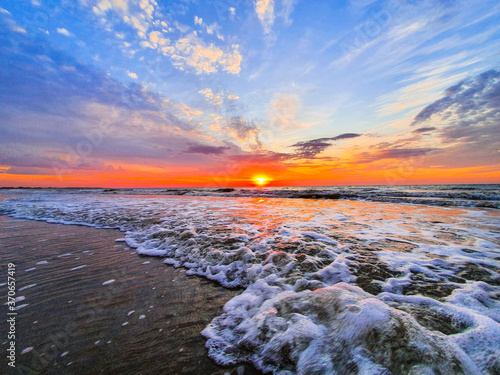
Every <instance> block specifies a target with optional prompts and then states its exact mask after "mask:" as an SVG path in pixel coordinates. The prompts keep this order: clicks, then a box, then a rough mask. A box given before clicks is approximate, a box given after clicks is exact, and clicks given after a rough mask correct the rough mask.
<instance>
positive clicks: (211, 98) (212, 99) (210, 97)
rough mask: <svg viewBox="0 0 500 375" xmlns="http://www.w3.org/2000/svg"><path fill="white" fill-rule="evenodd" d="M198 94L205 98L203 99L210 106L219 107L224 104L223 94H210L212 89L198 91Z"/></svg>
mask: <svg viewBox="0 0 500 375" xmlns="http://www.w3.org/2000/svg"><path fill="white" fill-rule="evenodd" d="M198 92H199V93H200V94H202V95H203V96H205V98H206V99H207V101H208V102H209V103H210V104H212V105H215V106H218V105H221V104H222V103H224V100H223V95H224V94H223V93H219V92H216V93H214V92H212V89H204V90H200V91H198Z"/></svg>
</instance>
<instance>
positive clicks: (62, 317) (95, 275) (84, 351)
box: [0, 216, 257, 374]
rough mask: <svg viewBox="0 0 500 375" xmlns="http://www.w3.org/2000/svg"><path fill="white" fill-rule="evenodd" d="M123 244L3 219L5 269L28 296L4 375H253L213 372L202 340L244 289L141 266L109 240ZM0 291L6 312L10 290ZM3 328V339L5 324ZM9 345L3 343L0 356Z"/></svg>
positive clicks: (99, 234)
mask: <svg viewBox="0 0 500 375" xmlns="http://www.w3.org/2000/svg"><path fill="white" fill-rule="evenodd" d="M121 237H123V233H120V232H119V231H117V230H111V229H95V228H91V227H84V226H75V225H59V224H47V223H44V222H37V221H24V220H18V219H12V218H10V217H6V216H0V244H1V249H2V250H1V253H0V258H1V263H2V265H3V266H4V267H5V265H6V264H7V263H9V262H12V263H14V264H15V266H16V274H15V278H16V289H17V294H16V297H21V296H22V297H24V300H20V301H19V302H17V306H21V305H26V306H25V307H22V308H21V309H20V310H18V311H17V313H18V315H17V317H16V336H17V337H16V351H17V361H16V369H15V370H13V369H12V368H9V367H7V365H6V359H5V356H4V355H3V356H2V357H3V358H2V361H1V366H2V367H1V368H0V373H2V374H18V373H19V374H21V373H22V374H39V373H43V374H224V373H234V374H236V373H238V374H240V373H242V371H243V370H244V373H245V374H252V373H254V374H255V373H257V372H256V371H255V370H254V369H253V368H251V367H249V366H244V368H243V366H239V367H236V368H222V367H220V366H217V365H216V364H215V362H213V361H212V360H211V359H210V358H208V356H207V352H206V349H205V338H204V337H202V336H201V334H200V332H201V331H202V330H203V328H204V327H205V326H206V325H207V324H208V323H209V322H210V321H211V320H212V318H213V317H215V316H217V315H219V314H220V313H221V311H222V307H223V305H224V304H225V302H227V301H228V300H229V299H231V298H232V297H234V296H235V295H236V294H238V293H239V292H240V291H237V290H228V289H225V288H223V287H221V286H220V285H218V284H216V283H213V282H211V281H209V280H206V279H204V278H201V277H197V276H186V275H185V273H184V270H180V269H174V268H173V267H171V266H167V265H165V264H163V262H162V259H160V258H150V257H141V258H139V256H138V255H137V254H136V252H135V251H134V250H133V249H131V248H129V247H128V246H127V245H126V244H125V243H124V242H115V239H118V238H121ZM37 263H38V264H37ZM4 269H5V268H4ZM2 274H3V277H4V278H5V281H4V280H1V281H0V284H2V283H5V282H6V281H7V275H6V272H2ZM111 280H115V281H113V282H111ZM103 284H105V285H103ZM0 290H1V292H0V294H1V301H2V306H3V307H4V311H5V310H6V306H5V305H4V303H5V302H3V301H7V297H6V293H7V288H6V286H5V285H3V286H2V288H0ZM21 299H22V298H21ZM3 316H6V313H5V314H4V315H3ZM0 327H1V331H2V332H7V328H8V327H7V323H6V319H1V322H0ZM7 346H8V344H7V338H4V337H3V338H2V342H1V347H2V352H4V353H5V352H6V350H7ZM30 348H32V349H31V350H30ZM23 351H24V352H25V354H21V353H22V352H23Z"/></svg>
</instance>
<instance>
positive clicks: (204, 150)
mask: <svg viewBox="0 0 500 375" xmlns="http://www.w3.org/2000/svg"><path fill="white" fill-rule="evenodd" d="M230 149H231V147H229V146H210V145H203V144H199V143H194V144H191V145H189V148H188V149H187V150H186V152H187V153H192V154H205V155H210V154H213V155H221V154H223V153H224V152H226V151H227V150H230Z"/></svg>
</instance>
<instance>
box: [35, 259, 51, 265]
mask: <svg viewBox="0 0 500 375" xmlns="http://www.w3.org/2000/svg"><path fill="white" fill-rule="evenodd" d="M47 263H49V262H47V261H46V260H42V261H40V262H37V263H36V265H37V266H39V265H42V264H47Z"/></svg>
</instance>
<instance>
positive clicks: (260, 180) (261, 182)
mask: <svg viewBox="0 0 500 375" xmlns="http://www.w3.org/2000/svg"><path fill="white" fill-rule="evenodd" d="M254 181H255V183H256V184H257V185H258V186H264V185H267V184H268V183H269V181H270V180H269V178H267V177H264V176H258V177H254Z"/></svg>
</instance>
